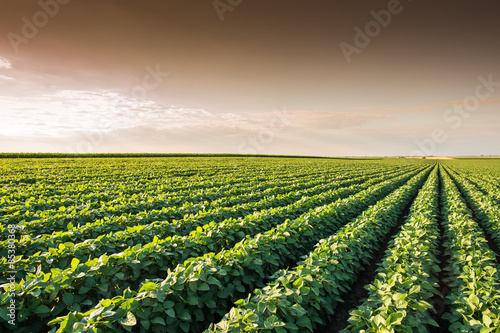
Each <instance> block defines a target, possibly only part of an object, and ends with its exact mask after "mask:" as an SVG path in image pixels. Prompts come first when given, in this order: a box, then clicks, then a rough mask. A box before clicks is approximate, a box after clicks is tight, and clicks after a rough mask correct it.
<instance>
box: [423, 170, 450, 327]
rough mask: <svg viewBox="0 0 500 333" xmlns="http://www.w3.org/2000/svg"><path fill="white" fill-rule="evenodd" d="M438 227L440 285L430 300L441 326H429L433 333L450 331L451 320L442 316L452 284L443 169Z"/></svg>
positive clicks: (439, 188)
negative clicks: (446, 232)
mask: <svg viewBox="0 0 500 333" xmlns="http://www.w3.org/2000/svg"><path fill="white" fill-rule="evenodd" d="M438 181H439V185H438V220H437V223H438V227H439V246H438V250H439V255H438V256H437V260H439V268H440V269H441V271H440V272H439V274H438V276H437V280H438V287H437V290H438V291H439V294H437V295H434V296H433V297H432V298H431V299H430V300H429V302H430V303H431V304H432V306H433V307H434V309H435V310H436V312H431V318H432V319H434V321H436V322H437V323H438V324H439V327H434V326H430V325H429V326H428V329H429V331H430V332H431V333H438V332H448V331H449V329H448V328H449V326H450V322H448V321H447V320H445V319H443V318H442V315H443V314H444V313H446V312H448V306H447V305H446V304H445V303H444V300H445V299H446V295H447V294H448V292H449V291H450V286H449V285H448V283H446V282H445V280H446V279H447V278H448V277H449V276H450V274H449V272H448V271H446V270H445V267H446V266H448V263H449V259H450V258H449V256H448V255H446V254H445V247H444V225H443V222H444V220H443V197H442V188H441V185H442V184H441V183H442V180H441V170H439V174H438Z"/></svg>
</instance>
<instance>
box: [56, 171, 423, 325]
mask: <svg viewBox="0 0 500 333" xmlns="http://www.w3.org/2000/svg"><path fill="white" fill-rule="evenodd" d="M428 173H429V171H422V172H420V173H419V176H418V177H416V178H417V179H420V180H421V181H422V180H423V179H424V178H425V177H426V176H427V174H428ZM414 175H415V172H412V173H410V174H406V175H403V176H400V177H397V178H396V179H394V180H391V181H385V182H383V183H381V184H378V185H373V186H371V187H370V188H368V189H366V190H364V191H362V192H359V193H358V194H356V195H354V196H352V197H350V198H349V199H347V200H340V199H339V200H337V201H336V202H334V203H332V204H329V205H326V206H324V207H321V208H319V209H316V210H315V211H314V212H312V213H309V214H306V215H304V216H302V217H300V218H298V219H296V220H293V221H288V220H287V221H285V222H284V223H282V224H281V225H279V226H277V227H276V228H273V229H271V230H269V231H267V232H265V233H262V234H258V235H257V236H256V237H253V238H247V239H244V240H242V241H241V242H240V243H238V244H236V245H235V246H234V247H233V248H232V249H230V250H222V251H221V252H219V253H217V254H213V253H208V254H205V255H204V256H203V257H199V258H192V259H189V260H187V261H186V262H185V263H184V264H182V265H178V266H177V267H176V268H175V269H174V270H173V271H170V272H169V273H168V275H167V277H166V278H165V279H164V280H163V281H161V282H153V281H150V282H146V283H144V284H143V285H142V287H141V289H140V290H139V291H138V292H134V291H125V292H124V295H123V296H117V297H114V298H112V299H104V300H101V301H100V302H99V304H98V305H97V306H96V307H94V308H93V309H91V310H89V311H87V312H85V313H78V312H77V313H70V314H68V315H67V316H65V317H63V318H61V319H58V320H55V321H53V322H52V323H51V324H56V323H58V322H61V326H60V329H59V331H72V330H74V329H85V330H94V329H97V328H101V329H104V327H107V328H106V329H113V328H115V329H120V328H123V327H129V326H130V325H132V326H133V325H135V323H136V321H137V318H139V322H140V323H139V327H141V329H143V330H148V329H153V330H155V331H158V332H162V331H167V332H175V331H177V330H178V329H182V330H184V331H186V332H188V331H189V332H197V331H200V330H202V329H204V328H205V327H207V326H208V324H209V323H210V322H213V321H214V320H215V319H216V318H217V317H218V316H220V315H222V314H223V313H225V311H227V310H228V308H229V307H230V305H232V303H233V302H234V301H235V300H237V299H238V298H240V297H241V296H243V295H245V294H247V293H248V292H251V290H253V288H255V287H259V286H263V283H264V281H266V279H267V278H268V277H269V276H270V275H272V274H273V273H274V272H275V271H276V270H277V269H280V268H284V267H286V266H288V265H290V264H293V263H294V262H296V261H297V260H298V259H299V258H300V257H301V256H302V255H303V254H305V253H307V252H308V251H309V250H310V249H311V248H312V246H313V245H314V244H315V243H316V242H317V241H318V240H319V239H321V238H324V237H325V236H328V235H329V234H332V233H334V232H335V231H336V230H338V229H339V228H340V227H342V225H344V224H345V223H347V222H348V221H349V220H350V219H351V218H353V217H355V216H357V215H358V214H360V213H361V212H362V211H363V210H364V209H366V208H367V207H368V206H369V205H371V204H375V203H376V202H377V201H378V200H380V199H381V198H383V197H384V196H385V195H386V194H387V193H390V192H392V191H393V190H394V189H395V188H397V187H398V186H400V185H402V184H403V183H405V182H406V181H407V180H408V179H410V178H411V177H412V176H414ZM120 323H121V324H120ZM117 325H118V326H117Z"/></svg>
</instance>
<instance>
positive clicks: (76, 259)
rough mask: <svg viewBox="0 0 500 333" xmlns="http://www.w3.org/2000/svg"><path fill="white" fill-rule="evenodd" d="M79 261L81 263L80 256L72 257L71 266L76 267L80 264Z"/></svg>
mask: <svg viewBox="0 0 500 333" xmlns="http://www.w3.org/2000/svg"><path fill="white" fill-rule="evenodd" d="M79 263H80V260H79V259H78V258H73V259H71V268H72V269H76V267H77V266H78V264H79Z"/></svg>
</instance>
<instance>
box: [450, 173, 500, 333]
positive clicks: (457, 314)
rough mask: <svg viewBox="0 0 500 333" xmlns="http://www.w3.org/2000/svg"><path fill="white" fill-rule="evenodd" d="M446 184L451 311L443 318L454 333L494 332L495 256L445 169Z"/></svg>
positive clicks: (499, 317)
mask: <svg viewBox="0 0 500 333" xmlns="http://www.w3.org/2000/svg"><path fill="white" fill-rule="evenodd" d="M441 174H442V175H443V177H442V179H443V185H442V196H443V199H442V200H443V217H444V219H445V237H446V240H445V243H444V245H445V248H446V251H447V254H448V255H449V257H450V260H449V262H450V264H449V265H448V266H447V267H446V269H447V270H448V271H449V272H450V275H451V276H450V279H449V285H450V286H451V288H452V289H451V291H450V292H449V293H448V295H447V297H446V298H447V299H446V301H447V303H448V304H449V305H450V309H451V310H450V312H448V313H446V314H444V315H443V318H445V319H447V320H448V321H449V322H450V331H452V332H479V331H480V332H481V333H483V332H493V331H495V330H498V328H499V327H500V279H499V274H498V270H497V268H496V263H495V255H494V253H493V252H492V251H491V250H490V249H489V247H488V244H487V241H486V239H485V238H484V233H483V232H482V230H481V228H480V227H479V225H478V224H477V223H476V222H475V221H474V220H473V219H472V215H471V212H470V210H469V209H468V208H467V205H466V204H465V202H464V200H463V199H462V197H461V195H460V192H459V191H458V189H457V187H456V186H455V184H454V183H453V180H452V179H451V178H450V176H449V174H448V173H447V172H446V171H444V172H442V173H441Z"/></svg>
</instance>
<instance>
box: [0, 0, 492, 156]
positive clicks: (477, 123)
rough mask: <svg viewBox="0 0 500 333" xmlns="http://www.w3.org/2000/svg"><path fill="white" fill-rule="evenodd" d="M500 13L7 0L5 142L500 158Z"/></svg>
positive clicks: (289, 0) (80, 148) (13, 145)
mask: <svg viewBox="0 0 500 333" xmlns="http://www.w3.org/2000/svg"><path fill="white" fill-rule="evenodd" d="M497 7H498V5H497V4H496V3H495V2H494V1H475V2H473V1H458V0H453V1H452V0H444V1H439V2H438V3H437V2H435V1H434V2H433V1H430V0H419V1H409V0H401V1H396V0H390V1H378V0H376V1H375V0H369V1H368V0H365V1H336V2H333V1H319V0H316V1H299V0H286V1H285V0H278V1H265V0H215V1H211V0H210V1H201V0H191V1H170V0H167V1H156V0H142V1H133V0H40V1H32V0H26V1H18V0H2V11H1V13H0V32H1V34H0V38H1V39H0V151H2V152H19V151H22V152H80V153H84V152H197V153H199V152H214V153H260V154H301V155H304V154H305V155H321V156H346V155H347V156H359V155H424V154H425V155H481V154H485V155H488V154H500V148H499V147H500V130H499V129H500V128H499V127H500V66H499V61H500V43H498V41H499V40H500V38H499V37H500V20H498V8H497Z"/></svg>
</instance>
